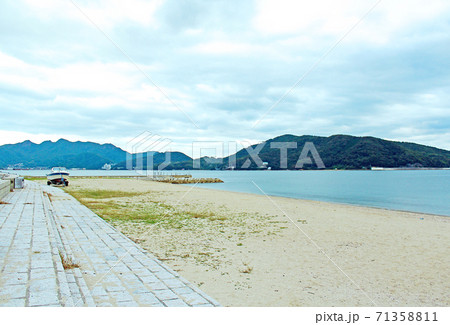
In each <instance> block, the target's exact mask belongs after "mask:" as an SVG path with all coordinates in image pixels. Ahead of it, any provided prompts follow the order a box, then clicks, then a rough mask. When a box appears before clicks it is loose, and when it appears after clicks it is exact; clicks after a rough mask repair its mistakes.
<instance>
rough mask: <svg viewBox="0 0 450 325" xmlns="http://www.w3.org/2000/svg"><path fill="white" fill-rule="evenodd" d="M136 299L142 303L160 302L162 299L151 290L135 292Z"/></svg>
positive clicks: (152, 303)
mask: <svg viewBox="0 0 450 325" xmlns="http://www.w3.org/2000/svg"><path fill="white" fill-rule="evenodd" d="M135 297H136V300H137V301H138V302H139V303H140V304H142V305H154V304H160V303H161V301H160V300H159V299H158V298H156V296H155V295H154V294H153V293H151V292H148V291H147V292H142V293H137V294H135Z"/></svg>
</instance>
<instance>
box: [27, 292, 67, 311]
mask: <svg viewBox="0 0 450 325" xmlns="http://www.w3.org/2000/svg"><path fill="white" fill-rule="evenodd" d="M28 305H29V306H31V307H33V306H50V305H52V306H55V305H56V306H59V305H60V304H59V299H58V293H57V291H56V290H55V291H54V292H51V291H49V290H44V291H34V290H31V289H30V298H29V301H28Z"/></svg>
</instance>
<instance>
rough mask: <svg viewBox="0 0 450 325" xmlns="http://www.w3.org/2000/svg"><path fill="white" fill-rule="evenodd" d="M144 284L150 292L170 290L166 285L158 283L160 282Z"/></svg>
mask: <svg viewBox="0 0 450 325" xmlns="http://www.w3.org/2000/svg"><path fill="white" fill-rule="evenodd" d="M144 284H145V285H146V286H147V287H148V288H149V289H150V290H152V291H153V290H167V289H169V287H168V286H166V285H165V284H164V283H162V282H160V281H158V282H149V283H148V282H144Z"/></svg>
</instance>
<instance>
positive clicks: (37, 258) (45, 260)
mask: <svg viewBox="0 0 450 325" xmlns="http://www.w3.org/2000/svg"><path fill="white" fill-rule="evenodd" d="M51 267H53V258H52V255H51V254H49V253H44V254H33V256H31V268H32V269H37V268H51Z"/></svg>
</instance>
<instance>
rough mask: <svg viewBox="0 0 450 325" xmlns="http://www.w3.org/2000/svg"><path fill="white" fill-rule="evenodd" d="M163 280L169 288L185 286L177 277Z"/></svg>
mask: <svg viewBox="0 0 450 325" xmlns="http://www.w3.org/2000/svg"><path fill="white" fill-rule="evenodd" d="M163 282H164V283H165V284H166V285H167V286H168V287H169V288H170V289H174V288H182V287H185V286H186V284H185V283H184V282H182V281H180V280H179V279H177V278H174V279H167V280H163Z"/></svg>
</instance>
